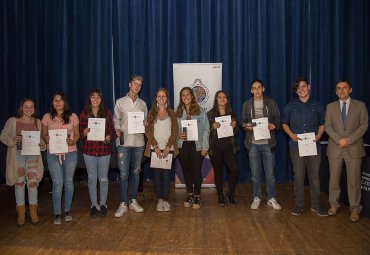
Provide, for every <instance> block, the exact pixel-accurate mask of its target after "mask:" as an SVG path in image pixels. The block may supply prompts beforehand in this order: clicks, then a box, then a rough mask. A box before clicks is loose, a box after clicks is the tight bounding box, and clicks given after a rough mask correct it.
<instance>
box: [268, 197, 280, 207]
mask: <svg viewBox="0 0 370 255" xmlns="http://www.w3.org/2000/svg"><path fill="white" fill-rule="evenodd" d="M267 204H268V205H269V206H272V208H274V209H275V210H280V209H281V206H280V205H279V203H278V202H277V201H276V199H275V198H274V197H273V198H270V199H269V200H268V201H267Z"/></svg>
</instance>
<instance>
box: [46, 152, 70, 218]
mask: <svg viewBox="0 0 370 255" xmlns="http://www.w3.org/2000/svg"><path fill="white" fill-rule="evenodd" d="M59 160H61V162H62V164H61V163H60V161H59ZM47 161H48V168H49V172H50V176H51V178H52V181H53V206H54V214H55V215H61V214H62V190H63V184H64V211H65V212H67V211H70V210H71V207H72V198H73V192H74V185H73V177H74V175H75V171H76V166H77V151H73V152H68V153H66V154H65V158H64V156H63V155H62V156H58V155H55V154H50V153H49V152H47Z"/></svg>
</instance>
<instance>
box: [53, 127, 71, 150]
mask: <svg viewBox="0 0 370 255" xmlns="http://www.w3.org/2000/svg"><path fill="white" fill-rule="evenodd" d="M49 137H50V139H49V153H50V154H57V153H67V152H68V144H67V129H51V130H49Z"/></svg>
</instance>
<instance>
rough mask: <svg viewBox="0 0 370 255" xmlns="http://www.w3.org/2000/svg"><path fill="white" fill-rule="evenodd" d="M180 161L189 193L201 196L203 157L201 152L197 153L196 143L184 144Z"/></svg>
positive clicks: (187, 142)
mask: <svg viewBox="0 0 370 255" xmlns="http://www.w3.org/2000/svg"><path fill="white" fill-rule="evenodd" d="M179 160H180V163H181V167H182V171H183V173H184V179H185V185H186V190H187V192H188V193H193V194H194V195H200V188H201V186H202V163H203V156H202V155H201V154H200V151H196V146H195V142H190V141H184V142H183V144H182V148H180V149H179Z"/></svg>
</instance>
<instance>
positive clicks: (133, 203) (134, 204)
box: [128, 199, 144, 212]
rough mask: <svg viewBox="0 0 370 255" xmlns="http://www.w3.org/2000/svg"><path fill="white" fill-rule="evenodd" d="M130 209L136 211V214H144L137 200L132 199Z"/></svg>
mask: <svg viewBox="0 0 370 255" xmlns="http://www.w3.org/2000/svg"><path fill="white" fill-rule="evenodd" d="M128 207H129V208H130V209H132V210H134V211H135V212H144V209H143V208H142V207H141V206H140V205H139V203H138V202H137V201H136V199H131V202H130V204H129V206H128Z"/></svg>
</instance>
